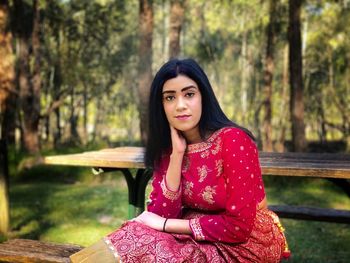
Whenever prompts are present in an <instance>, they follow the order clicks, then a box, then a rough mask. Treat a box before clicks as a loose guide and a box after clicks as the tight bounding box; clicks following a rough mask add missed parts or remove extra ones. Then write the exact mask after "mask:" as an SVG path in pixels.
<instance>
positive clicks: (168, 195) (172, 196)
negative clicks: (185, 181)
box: [160, 179, 181, 201]
mask: <svg viewBox="0 0 350 263" xmlns="http://www.w3.org/2000/svg"><path fill="white" fill-rule="evenodd" d="M160 187H161V188H162V192H163V195H164V196H165V197H166V198H168V199H170V200H172V201H174V200H176V199H178V198H179V197H180V196H181V186H180V189H179V190H178V191H177V192H174V191H170V190H169V189H168V188H167V187H166V185H165V179H163V180H162V182H161V183H160Z"/></svg>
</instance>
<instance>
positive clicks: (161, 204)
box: [147, 156, 182, 218]
mask: <svg viewBox="0 0 350 263" xmlns="http://www.w3.org/2000/svg"><path fill="white" fill-rule="evenodd" d="M168 166H169V156H166V157H164V158H163V160H162V161H161V163H160V165H159V167H158V168H157V169H155V170H154V172H153V182H152V187H153V190H152V192H151V194H150V199H151V202H150V203H149V204H148V206H147V210H148V211H150V212H153V213H156V214H158V215H160V216H162V217H166V218H179V217H180V213H181V207H182V203H181V193H182V189H181V186H180V188H179V190H178V191H171V190H170V189H168V187H167V185H166V180H165V175H166V172H167V169H168Z"/></svg>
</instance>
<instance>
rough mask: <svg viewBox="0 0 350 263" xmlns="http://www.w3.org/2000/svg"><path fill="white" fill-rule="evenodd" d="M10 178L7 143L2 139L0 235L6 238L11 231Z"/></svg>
mask: <svg viewBox="0 0 350 263" xmlns="http://www.w3.org/2000/svg"><path fill="white" fill-rule="evenodd" d="M8 177H9V176H8V161H7V147H6V142H5V140H4V139H0V234H2V235H5V236H7V234H8V231H9V229H10V209H9V207H10V205H9V191H8V185H9V178H8Z"/></svg>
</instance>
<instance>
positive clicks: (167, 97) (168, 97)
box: [164, 96, 175, 101]
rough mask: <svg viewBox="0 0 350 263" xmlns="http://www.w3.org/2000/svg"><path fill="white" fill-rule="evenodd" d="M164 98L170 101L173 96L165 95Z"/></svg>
mask: <svg viewBox="0 0 350 263" xmlns="http://www.w3.org/2000/svg"><path fill="white" fill-rule="evenodd" d="M164 99H165V100H166V101H172V100H173V99H175V96H166V97H164Z"/></svg>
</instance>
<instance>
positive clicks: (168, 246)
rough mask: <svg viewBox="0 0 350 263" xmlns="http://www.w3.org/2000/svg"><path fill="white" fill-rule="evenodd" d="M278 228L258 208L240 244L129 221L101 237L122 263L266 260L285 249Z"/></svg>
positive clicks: (277, 256) (279, 256) (274, 219)
mask: <svg viewBox="0 0 350 263" xmlns="http://www.w3.org/2000/svg"><path fill="white" fill-rule="evenodd" d="M185 219H186V217H185ZM187 219H188V218H187ZM281 229H282V227H281V225H280V223H279V220H278V217H277V215H276V214H274V213H273V212H271V211H269V210H267V209H261V210H258V211H257V215H256V219H255V224H254V227H253V230H252V232H251V235H250V238H249V239H248V241H247V242H245V243H240V244H230V243H221V242H206V241H196V240H194V239H193V238H192V237H191V236H190V235H184V234H171V233H165V232H160V231H157V230H154V229H152V228H150V227H148V226H145V225H143V224H140V223H137V222H132V221H131V222H127V223H125V224H124V225H123V226H122V227H121V228H120V229H118V230H116V231H115V232H113V233H111V234H109V235H108V236H107V237H105V239H104V240H105V242H106V243H107V245H108V246H109V248H110V249H111V252H112V253H114V255H115V256H116V258H121V262H123V263H131V262H135V263H139V262H147V263H149V262H158V263H171V262H173V263H175V262H176V263H178V262H198V263H199V262H200V263H203V262H213V263H217V262H218V263H219V262H220V263H221V262H264V263H265V262H266V263H267V262H280V261H281V260H282V258H283V255H284V254H283V253H284V252H285V250H287V249H288V247H287V245H286V244H287V243H286V239H285V236H284V234H283V231H282V230H281Z"/></svg>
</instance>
